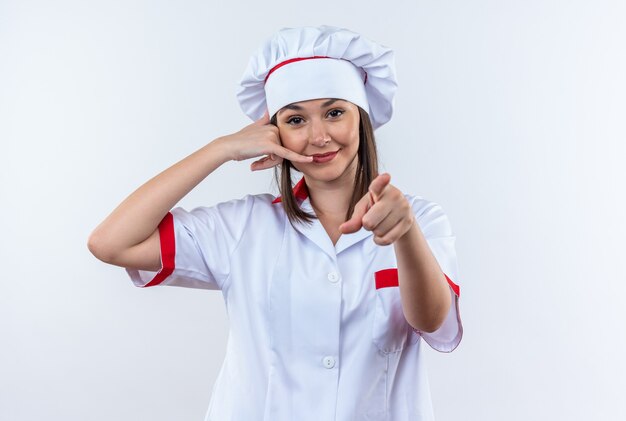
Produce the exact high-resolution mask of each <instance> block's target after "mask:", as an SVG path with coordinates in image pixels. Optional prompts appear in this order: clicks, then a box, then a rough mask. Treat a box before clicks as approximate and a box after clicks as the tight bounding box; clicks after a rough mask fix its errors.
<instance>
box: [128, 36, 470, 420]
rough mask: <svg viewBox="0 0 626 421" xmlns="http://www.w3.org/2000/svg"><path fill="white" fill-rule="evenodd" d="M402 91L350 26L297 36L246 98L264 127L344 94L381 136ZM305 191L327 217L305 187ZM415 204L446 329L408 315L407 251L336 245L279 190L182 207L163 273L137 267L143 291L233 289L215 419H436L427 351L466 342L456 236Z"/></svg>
mask: <svg viewBox="0 0 626 421" xmlns="http://www.w3.org/2000/svg"><path fill="white" fill-rule="evenodd" d="M268 75H269V77H268ZM320 75H325V76H324V78H323V79H324V80H323V81H322V82H323V83H321V84H318V85H319V86H317V87H315V86H314V89H312V88H311V86H312V85H314V84H315V83H317V82H315V83H312V81H315V80H317V79H319V78H320V77H319V76H320ZM274 77H276V80H272V78H274ZM270 81H272V83H271V84H270ZM294 81H295V82H296V83H295V84H294ZM363 82H365V83H363ZM287 87H289V89H287ZM300 87H303V89H301V90H300V89H299V88H300ZM395 87H396V82H395V73H394V68H393V54H392V51H391V50H389V49H388V48H386V47H383V46H381V45H379V44H375V43H373V42H372V41H370V40H367V39H364V38H363V37H361V36H360V35H358V34H355V33H354V32H351V31H348V30H346V29H341V28H334V27H329V26H321V27H318V28H310V27H307V28H285V29H283V30H281V31H279V32H278V33H277V34H276V35H275V36H274V37H272V38H271V39H269V40H268V41H267V42H266V43H265V44H264V45H263V46H262V47H261V49H260V50H259V51H258V52H257V53H256V54H255V55H254V56H253V57H252V59H251V60H250V63H249V66H248V69H247V70H246V73H245V74H244V77H243V80H242V82H241V89H240V91H239V93H238V98H239V101H240V103H241V105H242V108H243V109H244V111H245V112H246V114H248V115H249V116H250V117H251V118H253V119H258V118H260V117H261V116H262V115H263V112H264V111H265V109H266V108H267V109H269V111H270V116H271V115H273V114H274V113H275V112H276V111H277V110H278V109H280V108H282V107H283V106H285V105H287V104H290V103H292V102H297V101H302V100H307V99H315V98H342V99H346V100H348V101H351V102H353V103H355V104H357V105H359V106H361V107H362V108H363V109H365V110H366V111H368V113H369V115H370V118H371V120H372V125H373V126H374V127H379V126H380V125H382V124H384V123H385V122H387V121H388V120H389V119H390V118H391V110H392V102H393V94H394V92H395ZM320 92H321V94H320ZM285 101H288V102H285ZM293 191H294V194H295V197H296V198H297V202H298V203H299V205H300V207H301V208H302V209H303V210H304V211H305V212H308V213H311V214H315V211H314V209H313V208H312V206H311V203H310V200H309V195H308V189H307V186H306V183H305V180H304V178H302V179H301V180H300V181H299V182H298V183H297V184H296V185H295V186H294V188H293ZM405 197H406V199H407V200H408V202H409V203H410V205H411V208H412V210H413V213H414V215H415V219H416V221H417V224H418V225H419V227H420V229H421V230H422V232H423V234H424V237H425V238H426V240H427V242H428V245H429V246H430V249H431V251H432V253H433V255H434V256H435V258H436V260H437V262H438V263H439V266H440V267H441V270H442V271H443V272H444V274H445V276H446V279H447V281H448V284H449V289H450V295H451V297H452V304H451V306H450V310H449V312H448V314H447V316H446V319H445V321H444V323H443V325H442V326H441V327H440V328H439V329H438V330H436V331H434V332H432V333H427V332H419V331H416V330H414V329H413V328H412V327H411V326H410V325H409V324H408V322H407V321H406V319H405V318H404V315H403V312H402V303H401V300H400V290H399V287H398V272H397V261H396V256H395V252H394V248H393V247H390V246H379V245H377V244H376V243H374V241H373V238H372V237H373V234H372V232H371V231H367V230H365V229H364V228H361V230H359V231H357V232H356V233H353V234H344V235H342V236H341V237H339V240H338V241H337V243H336V244H335V245H333V243H332V241H331V239H330V238H329V236H328V234H327V233H326V231H325V229H324V227H323V226H322V225H321V223H320V222H319V220H317V219H314V220H313V222H312V223H311V224H307V223H305V222H302V223H300V222H296V223H294V224H291V223H290V222H289V220H288V218H287V216H286V213H285V211H284V209H283V206H282V203H281V198H280V197H278V198H276V197H274V196H273V195H270V194H259V195H247V196H245V197H243V198H241V199H236V200H231V201H228V202H224V203H220V204H218V205H215V206H211V207H205V206H201V207H197V208H194V209H193V210H191V211H186V210H185V209H183V208H181V207H176V208H174V209H172V210H171V211H170V212H169V213H168V214H167V215H166V216H165V217H164V218H163V220H162V221H161V223H160V224H159V235H160V244H161V263H162V267H161V269H160V270H159V271H158V272H151V271H144V270H135V269H130V268H129V269H126V270H127V272H128V274H129V275H130V277H131V279H132V281H133V283H134V284H135V285H136V286H138V287H148V286H155V285H173V286H182V287H191V288H203V289H212V290H220V291H222V294H223V297H224V301H225V305H226V310H227V312H228V319H229V322H230V332H229V337H228V344H227V349H226V357H225V360H224V363H223V365H222V367H221V370H220V372H219V375H218V377H217V379H216V382H215V384H214V386H213V390H212V396H211V400H210V404H209V409H208V411H207V414H206V421H254V420H264V421H294V420H298V421H307V420H311V421H313V420H314V421H320V420H321V421H331V420H337V421H347V420H355V421H356V420H381V421H382V420H386V421H409V420H411V421H420V420H421V421H424V420H433V419H434V417H433V409H432V404H431V397H430V391H429V386H428V379H427V374H426V367H425V365H424V358H423V355H422V353H423V351H424V350H423V343H424V342H426V343H427V344H428V345H429V346H431V347H432V348H434V349H435V350H437V351H441V352H451V351H452V350H454V349H455V348H456V347H457V346H458V344H459V342H460V340H461V336H462V332H463V330H462V325H461V319H460V313H459V304H458V300H459V287H458V286H457V284H456V282H458V273H457V272H458V271H457V259H456V252H455V245H454V242H455V237H454V234H453V232H452V229H451V226H450V223H449V220H448V218H447V216H446V214H445V213H444V211H443V210H442V208H441V206H439V205H438V204H436V203H434V202H431V201H428V200H426V199H424V198H422V197H420V196H411V195H405ZM422 339H423V340H424V341H422Z"/></svg>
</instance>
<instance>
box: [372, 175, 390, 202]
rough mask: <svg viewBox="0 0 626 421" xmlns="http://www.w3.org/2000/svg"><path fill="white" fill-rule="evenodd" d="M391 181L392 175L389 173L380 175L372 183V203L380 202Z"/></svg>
mask: <svg viewBox="0 0 626 421" xmlns="http://www.w3.org/2000/svg"><path fill="white" fill-rule="evenodd" d="M390 181H391V175H389V173H383V174H379V175H378V177H376V178H375V179H374V180H372V182H371V183H370V187H369V189H368V190H369V192H370V194H371V195H372V201H373V202H374V203H376V202H378V198H379V197H380V195H382V194H383V190H385V187H387V185H388V184H389V182H390Z"/></svg>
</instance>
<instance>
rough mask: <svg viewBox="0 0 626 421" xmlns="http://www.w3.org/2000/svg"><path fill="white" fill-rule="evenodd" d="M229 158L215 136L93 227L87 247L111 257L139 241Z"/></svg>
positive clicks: (220, 141)
mask: <svg viewBox="0 0 626 421" xmlns="http://www.w3.org/2000/svg"><path fill="white" fill-rule="evenodd" d="M229 159H230V157H229V151H227V150H226V148H225V147H224V144H223V141H222V138H218V139H216V140H215V141H213V142H211V143H209V144H207V145H206V146H204V147H202V148H201V149H199V150H197V151H196V152H194V153H192V154H191V155H189V156H187V157H186V158H184V159H182V160H181V161H179V162H177V163H176V164H174V165H172V166H171V167H169V168H168V169H166V170H164V171H163V172H161V173H159V174H158V175H156V176H155V177H153V178H152V179H150V180H149V181H147V182H146V183H144V184H143V185H142V186H141V187H139V188H138V189H137V190H135V191H134V192H133V193H132V194H130V195H129V196H128V197H127V198H126V199H124V201H123V202H122V203H120V205H119V206H117V207H116V208H115V209H114V210H113V212H111V214H110V215H109V216H108V217H107V218H106V219H105V220H104V221H103V222H102V223H100V225H98V227H96V229H95V230H94V231H93V232H92V233H91V236H90V238H89V243H90V248H93V249H97V250H98V251H99V252H100V254H102V255H103V256H112V255H114V254H115V253H117V252H119V251H122V250H127V249H129V248H131V247H133V246H135V245H137V244H139V243H141V242H142V241H144V240H145V239H146V238H148V237H149V236H150V235H151V234H152V233H153V232H154V231H155V230H156V229H157V227H158V224H159V223H160V222H161V220H162V219H163V217H164V216H165V215H166V214H167V212H168V211H169V210H170V209H172V207H174V205H175V204H176V203H178V202H179V201H180V199H182V198H183V197H184V196H185V195H187V193H189V192H190V191H191V190H192V189H193V188H194V187H196V186H197V185H198V184H199V183H200V182H201V181H202V180H204V179H205V178H206V177H207V176H208V175H209V174H211V173H212V172H213V171H214V170H215V169H217V168H218V167H219V166H220V165H222V164H223V163H225V162H226V161H228V160H229Z"/></svg>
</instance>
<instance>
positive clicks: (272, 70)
mask: <svg viewBox="0 0 626 421" xmlns="http://www.w3.org/2000/svg"><path fill="white" fill-rule="evenodd" d="M315 58H330V57H328V56H313V57H296V58H291V59H289V60H285V61H283V62H281V63H278V64H277V65H276V66H274V67H272V68H271V69H270V71H269V72H268V73H267V76H265V80H264V81H263V83H264V84H265V83H267V79H268V78H269V77H270V75H271V74H272V73H274V71H276V70H278V69H280V68H281V67H283V66H285V65H287V64H289V63H294V62H296V61H302V60H312V59H315Z"/></svg>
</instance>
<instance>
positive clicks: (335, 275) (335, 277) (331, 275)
mask: <svg viewBox="0 0 626 421" xmlns="http://www.w3.org/2000/svg"><path fill="white" fill-rule="evenodd" d="M327 278H328V281H329V282H332V283H333V284H334V283H336V282H338V281H339V274H338V273H337V272H335V271H332V272H329V273H328V276H327Z"/></svg>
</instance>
